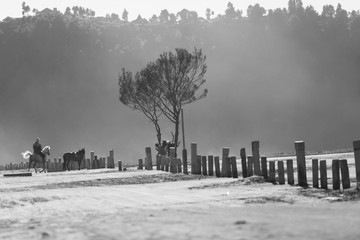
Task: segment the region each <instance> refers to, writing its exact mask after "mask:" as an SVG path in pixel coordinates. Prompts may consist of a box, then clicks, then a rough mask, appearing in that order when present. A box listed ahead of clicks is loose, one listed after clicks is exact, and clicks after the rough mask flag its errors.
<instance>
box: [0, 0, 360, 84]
mask: <svg viewBox="0 0 360 240" xmlns="http://www.w3.org/2000/svg"><path fill="white" fill-rule="evenodd" d="M23 9H24V11H23V14H24V17H22V18H16V19H13V18H9V17H8V18H6V19H4V20H3V21H2V22H0V64H1V66H2V68H3V69H5V71H3V70H2V71H1V73H0V74H1V79H9V77H11V76H12V75H13V74H14V73H15V72H16V71H17V70H18V69H19V67H24V66H26V67H27V68H31V69H32V70H33V71H44V70H45V71H47V70H51V71H53V70H62V69H68V67H69V66H70V67H71V66H72V64H71V61H70V62H69V61H68V60H69V59H79V58H81V55H84V54H86V59H89V57H91V56H96V58H97V59H99V58H100V59H101V58H102V57H106V58H108V57H110V59H112V60H114V61H119V59H126V60H127V61H131V58H132V57H133V56H134V55H137V54H140V55H142V56H150V57H151V58H153V57H155V56H156V54H158V53H161V52H162V51H165V50H166V49H172V48H175V47H193V46H196V47H198V48H203V49H204V50H205V52H206V50H208V49H210V50H214V51H218V53H219V54H221V53H225V54H226V53H227V52H229V51H230V52H237V53H238V54H239V56H241V54H242V53H243V51H248V46H249V45H251V48H252V50H251V51H252V52H253V53H256V52H260V51H261V52H264V51H265V53H266V51H268V50H269V48H273V47H276V42H277V40H278V39H279V38H285V39H287V40H288V41H289V42H291V44H294V45H295V46H296V47H298V48H300V49H301V50H303V51H309V52H311V53H312V54H314V55H316V56H317V57H318V58H319V60H320V61H323V60H324V61H326V62H328V61H332V60H331V59H333V58H334V57H336V58H340V59H339V60H337V61H336V62H338V61H341V59H343V58H346V59H347V61H350V62H352V61H356V62H358V61H359V56H360V48H359V47H358V43H359V42H360V13H359V12H356V11H351V12H348V11H346V10H344V9H343V8H342V7H341V5H340V4H339V5H338V6H335V7H334V6H332V5H325V6H324V7H323V11H322V12H321V13H318V12H317V11H315V10H314V8H313V7H312V6H307V7H304V6H303V4H302V2H301V0H290V1H289V3H288V8H287V9H286V8H284V9H280V8H278V9H275V10H268V11H266V10H265V9H264V8H263V7H261V6H260V5H259V4H255V5H250V6H249V7H248V9H247V12H246V16H243V15H245V14H243V13H242V12H241V11H239V10H236V9H235V8H234V6H233V5H232V4H231V3H228V6H227V9H226V11H225V13H224V14H223V15H221V14H219V15H218V16H216V17H215V16H214V13H213V11H212V10H211V9H207V10H206V19H204V18H202V17H199V16H198V14H197V13H196V12H194V11H188V10H186V9H183V10H182V11H180V12H178V13H176V14H174V13H169V12H168V11H167V10H163V11H161V13H160V15H159V16H156V15H154V16H153V17H152V18H151V19H149V20H147V19H144V18H141V16H139V17H138V18H137V19H136V20H134V21H132V22H128V19H127V16H126V12H125V14H124V13H123V16H122V19H120V18H119V17H118V16H117V15H116V14H111V15H110V14H108V15H107V16H106V17H94V16H95V12H94V11H93V10H91V9H88V8H82V7H73V8H72V9H70V7H68V8H67V9H66V11H65V12H64V13H61V12H60V11H58V10H56V9H54V10H49V9H45V10H43V11H38V10H33V11H32V12H33V14H29V12H30V8H29V7H28V6H26V5H24V6H23ZM124 11H126V10H124ZM283 47H288V46H283ZM270 52H271V50H270ZM250 54H251V53H250ZM109 55H111V56H109ZM245 56H246V55H245ZM246 57H247V56H246ZM120 62H121V61H120ZM67 65H68V66H67Z"/></svg>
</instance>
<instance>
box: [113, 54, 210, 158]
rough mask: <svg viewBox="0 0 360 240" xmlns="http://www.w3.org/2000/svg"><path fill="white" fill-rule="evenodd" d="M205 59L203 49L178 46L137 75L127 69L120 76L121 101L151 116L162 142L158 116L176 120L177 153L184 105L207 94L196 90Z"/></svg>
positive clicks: (199, 85)
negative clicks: (189, 50)
mask: <svg viewBox="0 0 360 240" xmlns="http://www.w3.org/2000/svg"><path fill="white" fill-rule="evenodd" d="M205 60H206V56H205V55H203V53H202V51H201V50H197V49H195V50H194V51H193V52H192V53H189V52H188V51H187V50H186V49H181V48H177V49H175V53H172V52H165V53H163V54H161V55H160V57H159V58H158V59H157V60H156V61H155V62H150V63H149V64H148V65H147V66H146V67H145V68H144V69H142V70H141V71H140V72H138V73H136V75H135V77H133V76H132V73H131V72H128V71H125V70H124V69H123V72H122V74H121V75H120V77H119V87H120V101H121V102H122V103H124V104H125V105H127V106H129V107H131V108H133V109H137V110H141V111H142V112H143V113H144V114H145V115H146V117H148V118H149V119H150V121H151V122H152V123H153V124H154V125H155V128H156V130H157V136H158V142H159V144H160V142H161V132H160V126H159V124H158V121H159V117H160V116H161V115H162V114H163V115H164V116H166V118H168V119H169V120H170V121H171V122H172V123H173V124H174V128H175V133H174V135H173V138H174V139H173V140H174V143H175V154H176V152H177V147H178V146H179V124H180V114H181V109H182V108H183V106H184V105H186V104H189V103H192V102H194V101H196V100H199V99H201V98H204V97H206V95H207V89H204V90H203V91H202V93H201V94H197V92H198V90H199V89H200V87H201V86H202V85H203V84H204V83H205V79H204V75H205V73H206V69H207V67H206V64H205ZM159 136H160V137H159Z"/></svg>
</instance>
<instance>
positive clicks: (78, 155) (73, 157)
mask: <svg viewBox="0 0 360 240" xmlns="http://www.w3.org/2000/svg"><path fill="white" fill-rule="evenodd" d="M63 159H64V163H63V169H64V170H66V168H67V170H69V171H70V168H69V163H70V161H77V162H78V164H79V170H80V166H81V162H82V160H84V159H85V148H83V149H81V150H79V151H77V152H72V153H69V152H67V153H65V154H64V155H63Z"/></svg>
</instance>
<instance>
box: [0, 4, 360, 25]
mask: <svg viewBox="0 0 360 240" xmlns="http://www.w3.org/2000/svg"><path fill="white" fill-rule="evenodd" d="M23 1H24V0H11V1H9V0H7V1H5V0H2V2H1V8H0V19H4V18H6V17H7V16H10V17H20V16H21V3H22V2H23ZM4 2H6V3H4ZM25 2H26V4H27V5H29V6H30V8H31V9H33V8H36V9H38V10H42V9H44V8H50V9H52V8H57V9H58V10H60V11H61V12H63V11H64V10H65V9H66V7H68V6H69V7H72V6H83V7H87V8H91V9H93V10H95V12H96V16H105V15H106V14H107V13H110V14H111V13H117V14H121V13H122V12H123V10H124V8H125V9H126V10H127V11H128V12H129V19H130V20H132V19H134V18H136V17H137V16H138V14H140V15H141V16H142V17H144V18H150V17H151V16H152V15H153V14H157V15H158V14H159V13H160V11H161V10H162V9H167V10H168V11H169V12H173V13H177V12H179V11H180V10H182V9H183V8H186V9H188V10H195V11H196V12H197V13H198V14H199V15H200V16H204V14H205V10H206V8H210V9H211V10H213V11H214V12H215V14H216V15H217V14H220V13H221V14H222V13H224V11H225V9H226V5H227V3H228V2H229V0H216V1H206V0H196V1H194V0H181V1H169V0H152V1H149V0H131V1H125V0H102V1H93V0H92V1H89V0H61V1H54V0H25ZM230 2H232V3H233V4H234V7H235V8H236V9H241V10H243V11H244V13H246V9H247V7H248V6H249V5H254V4H255V3H259V4H260V5H261V6H262V7H264V8H265V9H275V8H278V7H280V8H284V7H287V3H288V0H271V1H270V0H233V1H230ZM339 2H340V3H341V5H342V7H343V8H344V9H346V10H348V11H350V10H359V9H360V1H354V0H342V1H339V0H316V1H310V0H303V3H304V5H305V6H308V5H313V6H314V7H315V9H316V10H317V11H319V12H321V10H322V6H324V5H326V4H332V5H334V6H337V4H338V3H339Z"/></svg>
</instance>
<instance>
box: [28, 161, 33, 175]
mask: <svg viewBox="0 0 360 240" xmlns="http://www.w3.org/2000/svg"><path fill="white" fill-rule="evenodd" d="M31 163H32V162H31V160H29V169H28V172H30V168H31Z"/></svg>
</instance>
